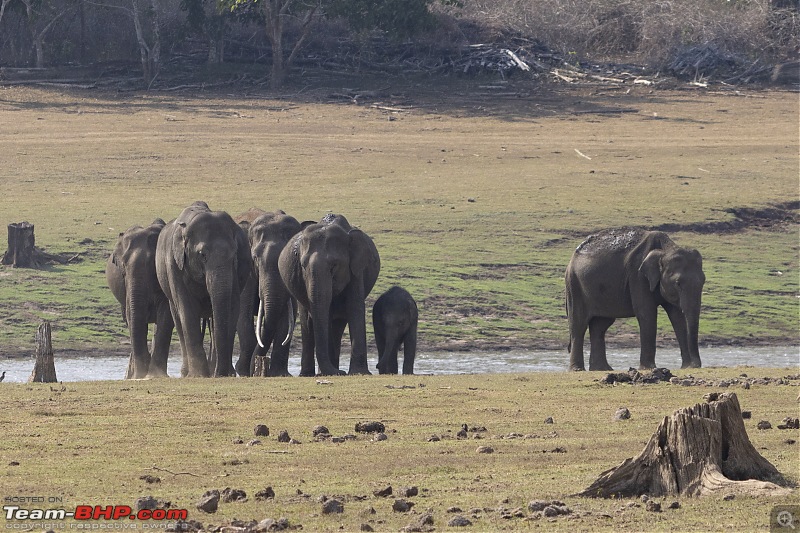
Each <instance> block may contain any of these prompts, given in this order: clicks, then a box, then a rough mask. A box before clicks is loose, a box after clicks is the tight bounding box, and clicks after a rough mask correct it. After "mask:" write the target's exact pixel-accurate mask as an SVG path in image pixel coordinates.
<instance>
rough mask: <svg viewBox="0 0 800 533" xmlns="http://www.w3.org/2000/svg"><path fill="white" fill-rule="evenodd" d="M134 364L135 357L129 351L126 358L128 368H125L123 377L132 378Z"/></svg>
mask: <svg viewBox="0 0 800 533" xmlns="http://www.w3.org/2000/svg"><path fill="white" fill-rule="evenodd" d="M134 366H136V359H135V358H134V357H133V352H131V355H130V358H128V368H127V370H125V379H131V378H133V368H134Z"/></svg>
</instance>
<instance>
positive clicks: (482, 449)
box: [475, 446, 494, 453]
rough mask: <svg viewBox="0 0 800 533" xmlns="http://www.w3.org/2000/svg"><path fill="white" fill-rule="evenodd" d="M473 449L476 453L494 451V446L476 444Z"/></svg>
mask: <svg viewBox="0 0 800 533" xmlns="http://www.w3.org/2000/svg"><path fill="white" fill-rule="evenodd" d="M475 451H476V452H478V453H494V448H492V447H491V446H478V448H477V449H476V450H475Z"/></svg>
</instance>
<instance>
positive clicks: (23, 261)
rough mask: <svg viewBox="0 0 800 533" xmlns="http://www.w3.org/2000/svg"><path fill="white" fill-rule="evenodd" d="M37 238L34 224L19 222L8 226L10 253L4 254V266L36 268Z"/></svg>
mask: <svg viewBox="0 0 800 533" xmlns="http://www.w3.org/2000/svg"><path fill="white" fill-rule="evenodd" d="M35 251H36V238H35V237H34V235H33V224H30V223H29V222H19V223H17V224H9V225H8V251H6V253H5V254H3V261H2V262H3V264H4V265H13V266H14V267H18V268H35V267H36V266H38V265H37V264H36V262H35Z"/></svg>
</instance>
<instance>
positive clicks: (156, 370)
mask: <svg viewBox="0 0 800 533" xmlns="http://www.w3.org/2000/svg"><path fill="white" fill-rule="evenodd" d="M164 225H165V223H164V221H163V220H161V219H160V218H157V219H156V220H154V221H153V223H152V224H150V225H149V226H147V227H146V228H143V227H141V226H133V227H131V228H129V229H128V230H126V231H125V232H123V233H120V234H119V238H118V239H117V244H116V245H115V246H114V250H113V251H112V252H111V255H110V256H109V257H108V261H107V263H106V280H107V281H108V286H109V288H110V289H111V292H112V293H113V294H114V297H115V298H116V299H117V301H118V302H119V303H120V305H121V306H122V319H123V320H124V321H125V324H126V325H127V326H128V333H129V335H130V341H131V358H130V363H129V364H128V372H127V374H126V376H125V379H130V378H134V379H141V378H144V377H166V375H167V356H168V355H169V343H170V340H171V338H172V329H173V327H174V326H173V322H172V315H171V314H170V310H169V302H167V297H166V296H165V295H164V291H162V290H161V286H160V285H159V284H158V277H157V276H156V244H157V242H158V236H159V234H160V233H161V230H162V229H164ZM148 324H155V327H154V332H153V344H152V354H151V353H150V351H149V350H148V347H147V330H148Z"/></svg>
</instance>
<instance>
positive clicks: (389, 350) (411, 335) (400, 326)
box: [372, 287, 419, 374]
mask: <svg viewBox="0 0 800 533" xmlns="http://www.w3.org/2000/svg"><path fill="white" fill-rule="evenodd" d="M418 318H419V313H418V312H417V303H416V302H415V301H414V298H412V297H411V295H410V294H408V291H406V290H405V289H403V288H401V287H392V288H391V289H389V290H388V291H386V292H385V293H383V294H382V295H381V296H380V298H378V300H377V301H376V302H375V305H374V306H373V307H372V325H373V327H374V328H375V343H376V344H377V345H378V372H379V373H380V374H397V350H398V349H399V348H400V344H401V343H402V344H403V374H413V373H414V359H415V358H416V356H417V319H418Z"/></svg>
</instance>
